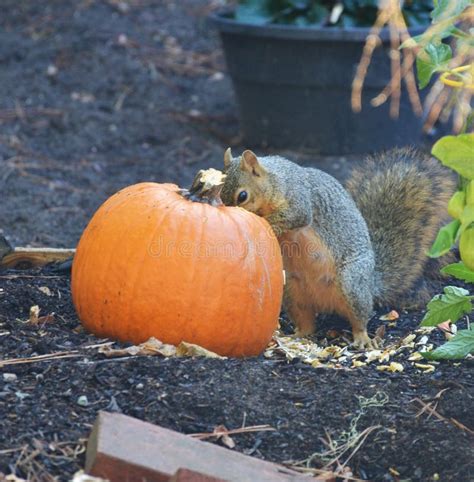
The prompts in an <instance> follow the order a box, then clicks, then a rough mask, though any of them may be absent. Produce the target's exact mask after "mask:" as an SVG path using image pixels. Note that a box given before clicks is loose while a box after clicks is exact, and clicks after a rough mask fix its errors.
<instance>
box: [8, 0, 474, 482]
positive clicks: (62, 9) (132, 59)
mask: <svg viewBox="0 0 474 482" xmlns="http://www.w3.org/2000/svg"><path fill="white" fill-rule="evenodd" d="M219 3H220V2H217V1H215V2H211V1H205V0H194V1H191V0H187V1H181V2H178V1H171V0H168V1H165V0H163V1H152V0H128V1H126V2H118V1H115V0H109V1H100V0H82V1H73V0H49V1H47V2H37V1H35V0H23V1H22V2H18V1H16V0H3V1H2V14H1V15H0V85H1V90H0V192H1V200H0V229H3V230H4V232H5V233H6V234H8V236H9V238H10V240H11V241H12V242H13V243H15V244H21V245H27V244H30V245H33V246H37V245H47V246H57V247H73V246H74V245H75V244H76V242H77V240H78V239H79V236H80V234H81V232H82V230H83V228H84V227H85V224H86V223H87V221H88V219H89V218H90V217H91V215H92V213H93V212H94V210H95V209H96V208H97V207H98V206H99V205H100V204H101V203H102V202H103V201H104V200H105V199H106V198H107V197H108V196H109V195H110V194H112V193H113V192H115V191H116V190H118V189H119V188H121V187H123V186H125V185H128V184H132V183H135V182H139V181H144V180H156V181H172V182H177V183H179V184H180V185H188V184H189V183H190V182H191V180H192V177H193V175H194V173H195V172H196V171H197V170H198V169H199V168H202V167H208V166H214V167H220V166H221V163H222V156H223V152H224V149H225V148H226V147H227V146H228V145H231V146H232V147H234V148H235V150H236V152H238V151H239V150H240V149H242V148H243V147H244V146H242V145H241V144H240V142H239V138H238V124H237V117H236V107H235V103H234V99H233V96H232V90H231V85H230V81H229V79H228V77H227V76H226V75H225V73H224V65H223V60H222V56H221V53H220V50H219V43H218V40H217V38H216V36H215V35H214V33H213V32H211V31H210V30H209V28H208V27H207V25H206V22H205V17H206V14H207V12H208V11H209V10H210V9H211V8H214V7H215V6H217V4H219ZM282 154H284V155H286V156H287V157H290V158H292V159H294V160H297V161H299V162H300V163H302V164H308V165H310V164H311V165H318V166H319V167H321V168H323V169H325V170H327V171H329V172H331V173H332V174H334V175H336V176H337V177H339V178H344V177H345V176H346V175H347V173H348V165H349V164H350V163H353V162H356V161H357V159H350V160H348V159H337V160H336V159H330V158H315V157H314V156H312V155H311V154H310V153H294V152H286V153H282ZM349 161H350V162H349ZM43 287H48V288H49V290H50V293H49V294H50V295H51V296H48V293H45V292H44V291H45V290H44V289H43V291H41V290H40V289H39V288H43ZM439 288H441V286H439ZM33 305H39V306H40V308H41V315H48V314H51V313H55V315H54V320H52V321H49V322H45V323H42V324H40V325H32V324H31V323H28V322H27V320H28V317H29V309H30V307H31V306H33ZM395 308H396V307H395ZM384 312H385V311H384ZM379 315H380V313H379ZM422 315H423V314H422V313H420V312H411V313H404V314H403V316H402V318H401V319H400V321H399V323H398V324H397V326H396V327H395V328H393V329H392V330H390V331H389V334H388V335H387V336H388V337H389V338H390V337H391V338H397V337H398V338H399V337H401V336H404V335H406V334H407V333H409V332H410V330H413V329H414V328H415V327H417V326H418V324H419V321H420V319H421V317H422ZM376 319H377V317H375V318H374V322H373V323H372V325H371V328H372V332H373V331H374V329H375V327H376V322H375V320H376ZM378 323H380V322H378ZM326 325H327V326H326ZM326 325H324V327H323V331H322V335H321V336H324V334H325V329H326V328H333V326H334V325H333V322H332V321H328V322H327V323H326ZM78 326H79V321H78V319H77V316H76V315H75V312H74V309H73V306H72V303H71V299H70V289H69V275H68V274H67V273H64V272H57V271H54V270H51V269H44V270H42V271H27V272H21V273H20V272H7V273H5V272H3V273H0V353H1V358H2V359H3V360H7V359H11V358H18V357H31V356H34V355H41V354H48V353H54V352H58V351H68V352H69V351H72V350H78V351H79V355H80V356H77V357H74V358H65V359H58V360H54V361H49V362H36V363H31V364H18V365H6V366H3V367H1V368H0V472H3V473H5V474H9V473H13V474H16V475H17V476H19V477H25V478H28V479H30V480H41V481H43V480H44V481H50V480H54V479H53V477H56V478H57V480H68V478H70V476H71V475H72V474H73V473H74V472H75V471H76V470H78V469H80V468H82V467H83V464H84V453H83V449H84V444H85V441H86V438H87V436H88V433H89V431H90V427H91V425H92V423H93V422H94V419H95V417H96V415H97V412H98V411H99V410H109V411H121V412H123V413H125V414H128V415H132V416H135V417H138V418H141V419H144V420H147V421H149V422H152V423H157V424H160V425H163V426H164V427H167V428H171V429H174V430H178V431H180V432H183V433H193V432H212V430H213V429H214V427H215V426H217V425H220V424H224V425H225V426H226V427H227V428H229V429H233V428H238V427H240V426H242V424H243V423H244V422H245V424H246V425H247V426H248V425H254V424H270V425H271V426H273V427H274V428H275V429H276V430H275V431H274V432H262V433H251V434H246V435H236V436H235V437H234V441H235V442H236V444H237V446H236V448H235V450H238V451H242V452H245V453H247V454H251V455H253V456H256V457H260V458H265V459H268V460H272V461H276V462H288V463H294V462H296V461H301V460H304V459H307V458H308V457H311V456H312V454H318V453H320V452H322V451H324V450H325V445H324V443H323V440H324V439H326V440H327V438H328V437H330V438H331V439H332V440H333V441H341V440H342V437H343V436H344V433H345V432H347V431H349V429H350V425H351V420H354V419H355V417H357V416H358V414H360V413H361V403H363V399H360V398H359V397H365V398H371V397H373V396H375V395H376V394H377V393H379V394H383V395H384V396H386V397H387V403H385V404H384V405H382V406H378V407H372V408H367V409H366V411H365V412H364V414H362V415H361V417H360V419H359V422H358V424H357V427H356V428H357V431H359V432H362V431H363V430H364V429H366V428H368V427H372V426H376V425H378V426H379V427H377V428H376V429H374V431H373V432H371V433H370V435H369V436H368V438H367V439H366V441H365V443H364V444H363V445H362V446H361V448H360V449H359V450H358V451H357V452H356V453H355V455H354V456H353V458H352V459H351V460H350V461H349V463H348V466H349V467H350V468H351V469H352V471H353V473H354V474H355V475H357V476H358V477H361V478H369V479H373V480H387V481H390V480H399V479H400V480H401V479H405V480H406V479H411V480H433V478H434V477H436V476H435V474H439V476H440V480H454V481H468V480H472V479H473V478H474V467H473V458H472V453H473V452H472V450H473V437H472V435H470V434H469V432H468V431H466V430H463V429H462V428H460V425H459V424H463V425H464V426H466V427H468V428H470V429H471V430H472V429H474V416H473V412H472V403H473V398H474V377H473V376H472V373H471V371H472V362H469V361H465V362H462V363H442V364H440V365H438V366H437V367H436V370H435V371H434V372H433V373H430V374H427V373H423V372H421V371H420V370H417V369H414V368H413V367H412V366H411V365H407V367H406V371H404V372H402V373H395V374H389V373H382V372H379V371H377V370H376V369H375V367H372V366H369V367H367V368H361V369H358V370H345V369H340V370H334V369H321V368H318V369H315V368H312V367H310V366H308V365H305V364H303V363H301V362H300V361H298V360H296V361H293V362H291V363H288V362H287V361H285V360H283V359H278V358H272V359H265V358H263V357H260V358H256V359H248V360H224V361H222V360H209V359H161V358H156V357H149V358H147V357H135V358H133V357H130V358H125V359H106V358H105V357H104V356H103V355H101V354H99V353H98V351H97V349H87V348H84V347H86V346H88V345H92V344H97V343H100V342H101V340H97V339H96V338H95V337H93V336H91V335H88V334H86V333H84V332H82V331H81V330H80V329H77V328H78ZM438 341H439V342H440V341H441V338H439V340H438ZM9 374H10V375H9ZM11 374H14V375H16V377H15V376H12V375H11ZM437 394H439V395H438V397H437V398H436V396H437ZM84 397H86V398H84ZM416 398H419V399H420V400H423V401H424V402H426V403H429V402H433V406H436V410H437V413H439V414H440V416H441V417H442V418H443V420H440V419H439V418H437V417H436V416H435V415H431V416H429V414H428V413H427V412H425V413H423V414H418V412H419V410H420V408H421V406H420V405H419V402H417V401H415V399H416ZM361 401H362V402H361ZM456 423H458V425H456ZM349 453H350V451H349V452H348V453H347V454H346V457H347V456H348V455H349ZM344 461H345V457H342V458H341V461H340V462H341V463H342V462H344ZM324 463H325V460H323V459H322V458H321V457H318V456H315V458H314V460H313V462H312V466H315V467H321V466H323V465H324ZM397 473H399V474H400V475H399V476H398V475H397Z"/></svg>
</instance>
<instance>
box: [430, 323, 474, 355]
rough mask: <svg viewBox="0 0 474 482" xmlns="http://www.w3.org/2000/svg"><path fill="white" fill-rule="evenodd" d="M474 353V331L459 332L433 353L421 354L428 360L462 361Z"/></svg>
mask: <svg viewBox="0 0 474 482" xmlns="http://www.w3.org/2000/svg"><path fill="white" fill-rule="evenodd" d="M473 353H474V330H473V329H470V330H460V331H458V332H457V334H456V335H455V336H454V337H453V338H451V340H449V341H448V342H446V343H445V344H444V345H441V346H440V347H439V348H436V350H433V351H426V352H422V353H421V354H422V355H423V356H424V357H425V358H426V359H428V360H462V359H463V358H465V357H466V356H467V355H469V354H473Z"/></svg>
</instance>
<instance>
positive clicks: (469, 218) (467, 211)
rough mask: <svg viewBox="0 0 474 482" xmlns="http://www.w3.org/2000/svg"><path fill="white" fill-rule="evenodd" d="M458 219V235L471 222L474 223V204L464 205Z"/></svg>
mask: <svg viewBox="0 0 474 482" xmlns="http://www.w3.org/2000/svg"><path fill="white" fill-rule="evenodd" d="M459 220H460V221H461V228H460V229H459V235H461V234H462V233H463V232H464V231H465V230H466V229H467V228H469V227H470V226H471V224H472V223H474V206H469V204H468V205H467V206H465V207H464V209H463V212H462V214H461V217H460V218H459Z"/></svg>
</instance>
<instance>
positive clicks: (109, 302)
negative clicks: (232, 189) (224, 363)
mask: <svg viewBox="0 0 474 482" xmlns="http://www.w3.org/2000/svg"><path fill="white" fill-rule="evenodd" d="M211 198H212V199H211ZM198 200H199V201H201V202H195V201H193V200H189V199H186V198H185V197H184V196H183V195H182V191H181V190H180V189H179V188H178V187H177V186H175V185H173V184H156V183H142V184H136V185H134V186H130V187H127V188H125V189H123V190H121V191H119V192H118V193H117V194H115V195H113V196H112V197H111V198H109V199H108V200H107V201H106V202H105V203H104V204H103V205H102V206H101V207H100V208H99V210H98V211H97V212H96V213H95V215H94V216H93V218H92V220H91V221H90V223H89V225H88V226H87V228H86V229H85V231H84V233H83V235H82V237H81V240H80V242H79V245H78V247H77V252H76V255H75V258H74V263H73V268H72V297H73V302H74V305H75V307H76V310H77V312H78V315H79V318H80V319H81V321H82V323H83V325H84V326H85V328H86V329H87V330H89V331H91V332H92V333H94V334H96V335H98V336H100V337H109V338H112V339H117V340H121V341H130V342H133V343H141V342H143V341H145V340H147V339H148V338H149V337H151V336H154V337H156V338H158V339H160V340H161V341H163V342H165V343H171V344H174V345H177V344H179V343H180V342H181V341H187V342H190V343H196V344H198V345H201V346H203V347H205V348H207V349H209V350H212V351H214V352H216V353H219V354H221V355H227V356H253V355H258V354H260V353H261V352H262V351H263V350H264V349H265V347H266V346H267V344H268V342H269V341H270V339H271V336H272V333H273V331H274V330H275V328H276V327H277V322H278V315H279V312H280V305H281V299H282V290H283V274H282V260H281V255H280V248H279V245H278V241H277V239H276V237H275V236H274V234H273V233H272V231H271V228H270V226H269V225H268V223H267V222H266V221H265V220H264V219H263V218H260V217H258V216H256V215H254V214H252V213H250V212H248V211H246V210H244V209H241V208H236V207H226V206H223V205H222V204H221V203H219V202H218V201H219V199H218V198H217V203H216V202H215V201H216V198H215V196H210V198H206V196H204V197H203V199H198ZM202 201H208V202H209V203H210V204H209V203H208V202H202ZM211 201H213V202H211ZM213 204H214V205H213ZM215 204H220V205H217V206H216V205H215Z"/></svg>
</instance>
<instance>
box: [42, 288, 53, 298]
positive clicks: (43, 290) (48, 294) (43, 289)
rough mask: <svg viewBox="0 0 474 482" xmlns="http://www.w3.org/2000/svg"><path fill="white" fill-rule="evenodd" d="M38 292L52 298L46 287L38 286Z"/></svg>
mask: <svg viewBox="0 0 474 482" xmlns="http://www.w3.org/2000/svg"><path fill="white" fill-rule="evenodd" d="M38 290H39V291H41V293H44V294H45V295H46V296H53V293H52V292H51V290H50V289H49V288H48V287H47V286H40V287H38Z"/></svg>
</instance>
